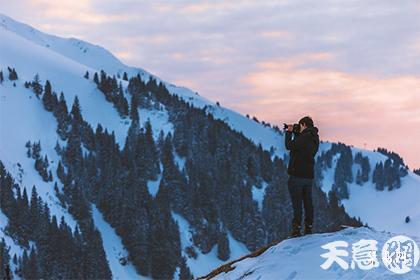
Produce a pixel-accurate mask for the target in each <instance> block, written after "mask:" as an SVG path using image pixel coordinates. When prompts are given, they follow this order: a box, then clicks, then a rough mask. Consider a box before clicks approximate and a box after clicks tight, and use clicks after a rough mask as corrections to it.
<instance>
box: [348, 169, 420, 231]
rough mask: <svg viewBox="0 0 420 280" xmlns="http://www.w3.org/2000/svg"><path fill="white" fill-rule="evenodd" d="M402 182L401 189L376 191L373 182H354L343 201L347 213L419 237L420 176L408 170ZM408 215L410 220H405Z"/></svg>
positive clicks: (388, 228) (370, 224)
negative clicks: (346, 198)
mask: <svg viewBox="0 0 420 280" xmlns="http://www.w3.org/2000/svg"><path fill="white" fill-rule="evenodd" d="M401 184H402V187H401V188H399V189H394V190H392V191H388V190H386V189H385V190H384V191H377V190H376V189H375V185H374V184H373V183H372V182H367V183H365V184H364V185H362V186H359V185H357V184H356V183H352V184H349V192H350V199H349V200H343V201H342V203H343V205H344V207H345V209H346V211H347V213H349V214H350V215H351V216H354V217H360V218H361V219H362V221H364V222H367V223H368V224H369V226H371V227H374V228H376V229H378V230H386V231H390V232H394V233H404V234H410V235H415V236H418V237H420V207H419V205H420V195H419V194H420V177H419V176H417V175H415V174H413V173H409V174H408V175H407V176H405V177H403V178H402V179H401ZM407 216H409V217H410V222H409V223H406V222H405V218H406V217H407Z"/></svg>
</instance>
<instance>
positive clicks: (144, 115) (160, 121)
mask: <svg viewBox="0 0 420 280" xmlns="http://www.w3.org/2000/svg"><path fill="white" fill-rule="evenodd" d="M162 107H163V109H162V110H155V109H153V110H151V109H144V108H140V109H139V110H138V112H139V117H140V125H141V127H144V126H145V123H146V122H147V120H149V121H150V124H151V125H152V131H153V138H154V139H155V141H157V139H158V138H159V134H160V131H161V130H162V131H163V134H164V135H165V136H166V135H167V134H168V133H171V134H172V135H174V126H173V124H172V123H171V122H169V114H168V111H167V110H166V108H165V107H164V106H162Z"/></svg>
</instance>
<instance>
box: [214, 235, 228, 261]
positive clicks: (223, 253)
mask: <svg viewBox="0 0 420 280" xmlns="http://www.w3.org/2000/svg"><path fill="white" fill-rule="evenodd" d="M217 257H218V258H219V259H220V260H222V261H226V260H228V259H229V257H230V249H229V240H228V238H227V235H226V232H221V233H220V234H219V235H218V238H217Z"/></svg>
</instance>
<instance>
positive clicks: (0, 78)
mask: <svg viewBox="0 0 420 280" xmlns="http://www.w3.org/2000/svg"><path fill="white" fill-rule="evenodd" d="M3 81H4V77H3V71H0V84H2V83H3Z"/></svg>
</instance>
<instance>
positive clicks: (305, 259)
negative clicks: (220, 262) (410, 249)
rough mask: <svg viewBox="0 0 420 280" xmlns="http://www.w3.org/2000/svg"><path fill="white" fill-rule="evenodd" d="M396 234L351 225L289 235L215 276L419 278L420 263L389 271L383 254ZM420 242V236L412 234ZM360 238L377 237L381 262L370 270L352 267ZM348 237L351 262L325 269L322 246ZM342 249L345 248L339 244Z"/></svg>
mask: <svg viewBox="0 0 420 280" xmlns="http://www.w3.org/2000/svg"><path fill="white" fill-rule="evenodd" d="M395 236H396V234H390V233H386V232H378V231H375V230H371V229H368V228H348V229H345V230H342V231H339V232H335V233H323V234H311V235H307V236H303V237H299V238H293V239H287V240H284V241H282V242H280V243H279V244H277V245H275V246H273V247H271V248H269V249H268V250H267V251H265V252H264V253H263V254H261V255H260V256H258V257H255V258H247V259H244V260H242V261H240V262H238V263H236V264H234V265H233V266H234V267H235V269H234V270H232V271H229V272H228V273H224V272H222V273H221V274H219V275H217V276H216V277H214V279H223V280H233V279H235V280H236V279H247V280H251V279H288V280H291V279H322V280H327V279H378V278H380V279H402V277H401V276H403V277H404V279H419V278H420V265H417V266H416V267H415V269H414V270H412V271H410V272H408V273H407V274H403V275H398V274H395V273H394V272H391V271H389V270H388V269H387V268H386V266H385V265H384V263H383V262H382V258H381V251H382V247H383V245H384V243H385V242H386V241H387V240H388V239H389V238H391V237H395ZM412 238H413V240H414V241H415V242H416V243H417V244H418V245H419V246H420V238H418V237H412ZM361 239H367V240H372V239H373V240H376V241H378V244H377V253H376V259H377V260H378V261H379V266H378V267H376V268H372V269H370V270H362V269H360V268H359V267H358V266H357V264H355V268H354V269H352V268H351V265H350V264H351V258H352V244H353V243H355V242H358V241H359V240H361ZM340 240H342V241H345V242H347V243H348V248H347V252H348V254H349V255H348V256H347V257H344V256H343V257H341V258H342V259H343V260H344V261H345V262H347V263H348V265H349V267H348V269H347V270H345V269H343V268H341V267H340V266H339V265H338V264H337V263H333V264H332V266H331V267H330V268H328V269H326V270H324V269H322V268H321V267H320V265H321V264H323V263H324V262H325V261H326V259H325V258H323V257H321V256H320V255H321V254H324V253H326V252H328V250H326V249H323V248H321V246H323V245H325V244H327V243H330V242H334V241H340ZM339 249H346V248H343V247H339Z"/></svg>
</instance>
